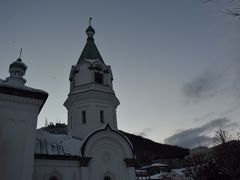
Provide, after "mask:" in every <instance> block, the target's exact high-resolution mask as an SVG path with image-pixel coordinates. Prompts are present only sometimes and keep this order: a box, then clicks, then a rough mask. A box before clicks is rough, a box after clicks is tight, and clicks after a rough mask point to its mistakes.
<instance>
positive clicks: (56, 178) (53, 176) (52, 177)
mask: <svg viewBox="0 0 240 180" xmlns="http://www.w3.org/2000/svg"><path fill="white" fill-rule="evenodd" d="M44 180H62V176H61V174H60V173H59V172H57V171H53V172H51V173H49V174H48V175H47V176H46V178H45V179H44Z"/></svg>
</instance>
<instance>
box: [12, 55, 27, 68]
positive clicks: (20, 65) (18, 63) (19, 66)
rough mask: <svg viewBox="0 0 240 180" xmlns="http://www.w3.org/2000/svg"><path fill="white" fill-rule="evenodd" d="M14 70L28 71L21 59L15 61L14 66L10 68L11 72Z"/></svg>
mask: <svg viewBox="0 0 240 180" xmlns="http://www.w3.org/2000/svg"><path fill="white" fill-rule="evenodd" d="M14 68H19V69H22V70H23V71H26V70H27V65H26V64H24V63H23V62H22V60H21V59H20V58H18V59H17V60H16V61H14V62H13V63H12V64H10V66H9V71H11V69H14Z"/></svg>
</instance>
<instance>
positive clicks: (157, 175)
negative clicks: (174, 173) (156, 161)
mask: <svg viewBox="0 0 240 180" xmlns="http://www.w3.org/2000/svg"><path fill="white" fill-rule="evenodd" d="M164 176H168V173H167V172H161V173H159V174H154V175H152V176H151V177H150V178H151V179H162V177H164Z"/></svg>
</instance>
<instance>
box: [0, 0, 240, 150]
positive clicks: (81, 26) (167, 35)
mask: <svg viewBox="0 0 240 180" xmlns="http://www.w3.org/2000/svg"><path fill="white" fill-rule="evenodd" d="M230 5H232V4H230ZM228 6H229V4H227V3H223V2H219V3H203V2H202V1H191V0H184V1H181V2H180V1H174V0H170V1H167V0H165V1H164V0H163V1H151V2H146V1H131V2H128V1H121V2H112V1H105V2H104V3H103V2H99V1H90V2H85V1H75V0H73V1H56V0H52V1H30V0H26V1H23V2H19V1H5V0H3V1H1V2H0V22H1V24H2V26H1V30H0V40H1V45H0V49H1V53H0V61H1V66H0V79H5V78H6V77H8V76H9V73H8V68H9V65H10V64H11V63H12V62H13V61H15V60H16V59H17V58H18V57H19V53H20V49H21V48H22V49H23V50H22V55H21V59H22V60H23V62H24V63H25V64H26V65H27V66H28V69H27V71H26V75H25V76H24V78H25V79H26V80H27V83H26V85H27V86H29V87H32V88H36V89H42V90H44V91H46V92H48V93H49V98H48V100H47V101H46V103H45V105H44V107H43V109H42V111H41V113H40V115H39V118H38V126H37V127H38V128H40V127H43V126H44V124H45V119H46V118H47V120H48V122H53V123H56V122H61V123H66V124H67V110H66V109H65V107H64V106H63V103H64V101H65V100H66V99H67V95H68V93H69V86H70V85H69V80H68V78H69V73H70V69H71V66H72V65H74V64H76V63H77V61H78V58H79V56H80V54H81V52H82V50H83V47H84V45H85V43H86V40H87V36H86V34H85V30H86V28H87V27H88V20H89V17H92V18H93V19H92V22H91V24H92V26H93V28H94V29H95V31H96V33H95V35H94V40H95V43H96V45H97V47H98V50H99V52H100V54H101V56H102V58H103V60H104V62H105V63H106V64H107V65H110V66H111V69H112V72H113V88H114V91H115V94H116V96H117V98H118V99H119V101H120V105H119V107H118V109H117V121H118V128H119V129H120V130H123V131H126V132H130V133H134V134H137V135H142V136H144V137H146V138H149V139H152V140H154V141H156V142H160V143H167V144H173V145H180V146H182V147H188V148H192V147H196V146H198V145H206V146H211V145H212V136H213V135H214V132H215V131H216V130H217V129H219V128H223V129H227V130H228V131H229V132H230V133H232V132H235V131H238V130H239V122H240V121H239V117H240V93H239V92H240V91H239V90H240V51H239V45H240V34H239V30H240V23H239V19H236V18H234V17H232V16H229V15H227V14H225V13H223V12H222V9H225V8H228Z"/></svg>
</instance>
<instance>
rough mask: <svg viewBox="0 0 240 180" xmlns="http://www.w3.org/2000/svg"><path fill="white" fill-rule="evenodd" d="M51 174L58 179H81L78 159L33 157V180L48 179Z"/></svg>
mask: <svg viewBox="0 0 240 180" xmlns="http://www.w3.org/2000/svg"><path fill="white" fill-rule="evenodd" d="M51 176H56V177H58V178H59V180H81V178H80V176H81V169H80V166H79V161H70V160H46V159H35V161H34V174H33V180H49V178H50V177H51Z"/></svg>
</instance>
